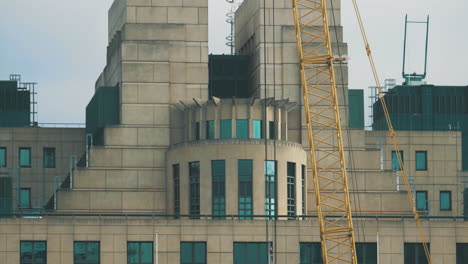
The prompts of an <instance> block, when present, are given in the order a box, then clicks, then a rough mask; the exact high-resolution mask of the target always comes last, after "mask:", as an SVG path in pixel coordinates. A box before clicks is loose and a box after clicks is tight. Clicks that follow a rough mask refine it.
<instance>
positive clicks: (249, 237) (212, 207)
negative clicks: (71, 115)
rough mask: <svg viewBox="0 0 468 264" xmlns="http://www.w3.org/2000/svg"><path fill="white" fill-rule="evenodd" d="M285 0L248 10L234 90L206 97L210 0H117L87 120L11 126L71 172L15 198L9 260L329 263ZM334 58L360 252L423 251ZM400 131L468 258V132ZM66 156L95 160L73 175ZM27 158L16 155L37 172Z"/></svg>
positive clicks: (364, 259)
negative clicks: (29, 198)
mask: <svg viewBox="0 0 468 264" xmlns="http://www.w3.org/2000/svg"><path fill="white" fill-rule="evenodd" d="M274 1H275V2H274V3H275V5H274V6H273V5H272V1H271V0H269V1H266V6H263V3H265V2H264V1H260V0H246V1H244V3H243V4H242V6H241V7H240V8H239V10H238V11H237V13H236V27H235V28H236V51H237V53H238V54H239V55H242V56H244V57H245V58H246V59H245V63H246V65H247V66H246V69H247V70H246V71H245V78H242V80H243V81H245V82H246V84H244V85H239V87H240V89H244V90H243V91H242V93H240V94H243V95H244V96H236V97H234V98H233V97H230V96H229V94H230V92H226V94H223V96H220V97H216V96H215V97H209V94H212V95H213V94H214V93H213V92H216V91H215V90H217V91H219V90H220V89H221V90H222V89H223V83H222V82H220V83H219V84H217V85H211V84H210V82H212V80H213V79H210V78H209V76H210V74H211V73H209V62H210V57H209V55H208V1H207V0H171V1H164V0H152V1H151V0H115V1H114V3H113V5H112V7H111V8H110V10H109V47H108V50H107V65H106V67H105V68H104V70H103V72H102V73H101V75H100V76H99V78H98V80H97V81H96V87H95V89H96V94H95V96H94V97H93V99H92V100H91V102H90V104H89V105H88V107H87V128H86V132H85V131H83V130H82V129H81V130H67V129H55V130H46V129H41V128H5V132H4V133H2V131H0V151H1V149H2V148H3V149H6V151H7V152H6V153H8V154H7V155H8V157H10V156H9V155H15V154H14V153H19V151H20V150H19V148H23V146H24V147H29V145H26V143H24V144H23V143H21V141H25V142H26V141H27V142H30V144H36V145H34V146H32V147H31V151H32V153H33V155H32V160H34V159H36V160H37V162H36V163H37V164H40V160H43V159H44V157H45V156H44V155H49V154H47V153H48V152H47V151H43V152H41V151H40V149H41V147H47V148H49V147H55V149H56V150H55V153H59V151H58V149H59V148H63V149H64V150H60V151H61V153H62V154H55V155H56V157H57V156H58V155H60V157H62V158H61V159H60V161H58V162H57V164H58V163H60V164H62V165H60V167H59V169H60V174H64V175H66V176H67V177H63V178H61V180H63V181H62V182H61V183H60V184H58V185H55V186H52V187H49V189H47V190H46V191H45V192H42V194H43V197H44V196H45V197H46V198H44V199H42V200H41V203H39V204H38V205H37V206H36V205H34V207H38V208H39V209H41V208H42V209H41V212H40V213H37V212H34V213H33V214H27V213H26V211H27V210H26V211H25V210H22V209H23V208H21V207H23V206H21V203H19V204H20V206H14V205H13V204H14V203H11V204H12V205H11V206H10V207H11V210H10V213H9V214H4V216H6V217H7V218H2V219H0V263H158V264H159V263H183V264H185V263H269V258H270V257H271V258H273V259H274V262H275V263H320V244H319V242H320V236H319V229H318V223H317V220H316V217H315V215H316V208H315V201H314V196H313V191H314V190H313V185H312V181H311V169H310V161H309V160H308V154H307V153H308V151H307V133H306V126H305V120H304V117H303V114H302V112H303V106H302V102H301V91H300V78H299V67H298V61H297V50H296V39H295V30H294V26H293V17H292V10H291V2H290V1H286V0H274ZM340 10H341V8H340V1H333V9H330V14H334V16H335V21H336V25H333V26H332V27H331V32H332V36H333V40H332V41H333V45H334V50H337V49H338V47H340V50H341V52H342V54H346V53H347V52H346V48H347V46H346V43H343V39H342V32H343V27H342V26H341V24H340ZM273 14H274V16H273ZM221 59H223V58H221ZM226 60H227V61H228V60H229V59H226ZM212 62H213V61H211V62H210V63H212ZM220 63H221V64H223V62H220ZM210 65H212V64H210ZM226 65H227V67H228V66H229V65H230V64H229V63H227V64H226ZM336 70H337V73H339V78H338V90H339V99H340V111H341V113H342V114H341V116H342V126H343V128H345V132H344V133H343V135H345V146H346V155H347V156H346V158H347V167H348V175H349V178H350V188H351V198H352V203H353V209H354V215H355V220H354V221H355V229H356V230H355V233H356V238H357V241H358V246H357V249H358V257H359V260H360V263H377V262H378V263H381V264H390V263H392V264H403V263H405V264H406V263H425V262H424V253H423V251H422V247H421V245H420V244H419V243H420V239H419V237H418V233H417V229H416V224H415V222H414V221H413V220H412V219H411V217H412V213H411V208H410V206H409V203H408V201H407V199H408V198H407V194H406V191H405V190H404V188H403V185H402V180H401V179H400V175H399V168H398V163H395V155H394V154H392V150H393V148H392V145H391V144H390V139H389V136H388V135H387V133H386V132H384V131H366V130H364V129H363V126H359V125H357V126H356V125H355V124H354V123H353V122H355V121H352V120H355V117H352V118H348V117H349V116H352V115H356V112H354V111H355V110H352V109H356V106H355V105H354V106H353V107H354V108H353V107H350V106H348V87H347V85H348V83H347V79H348V78H347V65H346V64H340V65H338V66H337V69H336ZM234 93H235V92H234ZM350 94H351V93H350ZM352 94H353V96H356V94H359V93H356V92H352ZM350 96H351V95H350ZM102 99H106V100H102ZM358 108H359V107H358ZM349 109H351V110H352V111H353V112H350V111H349ZM358 112H359V111H358ZM360 113H361V114H362V111H360ZM361 119H363V117H361V118H357V120H361ZM348 120H349V122H348ZM352 123H353V124H352ZM358 123H359V122H358ZM4 134H5V135H6V136H3V135H4ZM23 134H24V135H23ZM85 134H86V135H85ZM21 135H23V136H21ZM398 137H399V142H400V144H401V149H402V151H403V159H404V164H405V165H406V168H407V170H408V172H409V175H410V177H411V179H412V182H413V187H414V193H415V196H416V203H417V205H418V210H420V211H421V214H422V215H423V216H424V217H423V226H424V228H425V232H426V236H427V237H428V239H429V243H430V249H431V255H432V258H433V263H446V264H452V263H453V264H454V263H466V262H468V258H467V257H468V256H466V253H465V252H466V251H467V250H468V224H466V222H464V220H465V219H464V217H463V215H464V212H466V211H464V205H465V204H466V203H464V202H463V200H464V197H468V192H464V190H465V177H466V176H467V175H466V172H464V171H463V170H462V155H461V132H459V131H402V132H399V133H398ZM43 141H46V142H48V143H47V144H46V143H41V142H43ZM28 144H29V143H28ZM34 151H36V152H34ZM34 153H35V154H34ZM0 154H1V152H0ZM70 155H76V156H77V157H83V159H82V162H80V163H79V164H78V165H77V166H74V165H73V166H72V167H71V171H70V174H69V176H70V177H68V174H67V173H68V172H69V170H70V168H69V167H67V166H66V161H67V157H69V156H70ZM1 157H2V156H1V155H0V158H1ZM15 158H17V156H16V157H15V156H12V158H8V159H7V160H8V163H6V166H5V167H8V168H9V169H11V168H14V167H20V168H18V169H16V171H18V172H20V173H21V175H22V174H23V172H24V173H26V172H25V171H26V170H28V169H27V168H21V166H18V165H17V164H16V161H15ZM1 164H2V162H1V160H0V165H1ZM5 170H6V169H5ZM29 170H31V171H32V173H31V174H40V173H39V172H40V171H41V169H39V168H37V169H33V168H31V169H29ZM33 172H34V173H33ZM18 175H19V174H18ZM32 177H33V178H34V177H36V176H32ZM2 178H4V179H7V178H13V179H14V177H13V176H12V175H11V174H8V175H7V176H5V177H2ZM54 179H55V178H54ZM36 180H37V178H36ZM46 181H47V180H46ZM49 181H50V180H49ZM3 182H4V186H7V187H8V185H7V182H12V180H3ZM38 182H41V180H39V181H38ZM18 183H19V184H17V186H18V187H16V188H18V189H20V190H21V189H22V188H31V190H32V191H31V192H32V194H33V196H34V195H35V193H36V191H35V190H36V189H37V188H42V187H39V186H34V185H30V186H28V185H27V184H26V183H24V185H23V183H22V182H21V181H18ZM8 184H10V185H11V186H13V184H12V183H8ZM49 186H50V185H49ZM7 189H8V188H5V190H7ZM9 189H13V187H10V188H9ZM3 193H4V194H6V193H7V192H3ZM37 193H39V194H40V193H41V192H37ZM464 194H466V196H464ZM18 196H19V199H18V198H16V199H17V200H21V193H19V194H18ZM0 198H2V199H3V200H2V201H5V202H4V203H5V204H7V203H8V201H10V200H11V201H12V200H14V199H15V198H13V195H11V197H10V196H8V197H7V195H4V196H2V197H0ZM39 200H40V199H39ZM45 201H47V203H46V202H45ZM30 207H33V206H30ZM5 208H7V206H5ZM42 210H46V212H45V213H42ZM5 211H6V210H5ZM270 251H271V252H272V254H271V256H269V255H270V253H269V252H270ZM31 259H34V260H31ZM45 259H46V260H45Z"/></svg>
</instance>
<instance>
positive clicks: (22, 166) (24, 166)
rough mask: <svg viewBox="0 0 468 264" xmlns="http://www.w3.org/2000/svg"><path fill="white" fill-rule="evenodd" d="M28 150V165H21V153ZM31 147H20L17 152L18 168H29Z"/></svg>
mask: <svg viewBox="0 0 468 264" xmlns="http://www.w3.org/2000/svg"><path fill="white" fill-rule="evenodd" d="M22 150H28V151H29V164H28V165H21V151H22ZM31 163H32V161H31V147H20V148H19V150H18V165H19V167H20V168H31Z"/></svg>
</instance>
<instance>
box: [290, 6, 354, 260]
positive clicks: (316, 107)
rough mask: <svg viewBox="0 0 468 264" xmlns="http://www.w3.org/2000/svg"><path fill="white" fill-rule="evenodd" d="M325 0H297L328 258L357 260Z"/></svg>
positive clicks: (303, 79)
mask: <svg viewBox="0 0 468 264" xmlns="http://www.w3.org/2000/svg"><path fill="white" fill-rule="evenodd" d="M326 2H327V1H326V0H315V1H314V0H293V11H294V23H295V27H296V38H297V50H298V55H299V63H300V71H301V83H302V91H303V100H304V110H305V115H306V122H307V132H308V138H309V148H310V159H311V161H312V172H313V181H314V187H315V200H316V204H317V212H318V221H319V226H320V237H321V241H322V257H323V262H324V263H326V264H329V263H353V264H357V257H356V247H355V236H354V230H353V222H352V215H351V204H350V197H349V187H348V179H347V175H346V166H345V157H344V149H343V137H342V129H341V123H340V114H339V105H338V97H337V89H336V81H335V80H336V79H335V72H334V68H333V67H334V64H335V63H341V62H343V61H344V60H345V59H344V58H336V57H333V55H332V46H331V40H330V32H329V22H328V16H327V4H326Z"/></svg>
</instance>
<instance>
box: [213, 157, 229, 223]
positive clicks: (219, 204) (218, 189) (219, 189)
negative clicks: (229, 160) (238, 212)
mask: <svg viewBox="0 0 468 264" xmlns="http://www.w3.org/2000/svg"><path fill="white" fill-rule="evenodd" d="M211 177H212V182H211V186H212V199H213V201H212V214H213V215H215V217H213V218H215V219H224V218H225V217H224V215H225V214H226V161H224V160H213V161H211Z"/></svg>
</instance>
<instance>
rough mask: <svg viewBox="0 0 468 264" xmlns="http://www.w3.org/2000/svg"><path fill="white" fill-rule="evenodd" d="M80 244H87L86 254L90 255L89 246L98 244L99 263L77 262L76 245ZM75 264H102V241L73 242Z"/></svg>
mask: <svg viewBox="0 0 468 264" xmlns="http://www.w3.org/2000/svg"><path fill="white" fill-rule="evenodd" d="M78 243H86V253H88V252H89V251H88V246H89V244H91V243H97V245H98V254H97V257H98V259H97V262H89V261H85V262H77V261H76V259H75V245H76V244H78ZM73 263H74V264H100V263H101V242H100V241H81V240H79V241H73Z"/></svg>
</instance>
